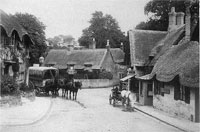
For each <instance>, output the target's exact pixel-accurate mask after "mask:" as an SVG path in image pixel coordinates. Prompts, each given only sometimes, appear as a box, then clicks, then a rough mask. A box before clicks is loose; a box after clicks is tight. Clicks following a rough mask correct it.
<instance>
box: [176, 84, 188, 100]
mask: <svg viewBox="0 0 200 132" xmlns="http://www.w3.org/2000/svg"><path fill="white" fill-rule="evenodd" d="M174 99H175V100H182V101H184V102H185V103H188V104H189V103H190V89H189V88H188V87H185V86H182V85H181V86H180V85H179V87H175V88H174Z"/></svg>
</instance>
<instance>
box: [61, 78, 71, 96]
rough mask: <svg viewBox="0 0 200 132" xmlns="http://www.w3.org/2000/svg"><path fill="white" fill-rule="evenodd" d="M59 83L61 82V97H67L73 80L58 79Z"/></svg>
mask: <svg viewBox="0 0 200 132" xmlns="http://www.w3.org/2000/svg"><path fill="white" fill-rule="evenodd" d="M60 84H62V86H61V85H60V86H61V89H62V97H66V98H67V99H68V93H69V91H70V89H71V87H73V82H72V81H68V80H67V79H64V80H62V83H61V80H60Z"/></svg>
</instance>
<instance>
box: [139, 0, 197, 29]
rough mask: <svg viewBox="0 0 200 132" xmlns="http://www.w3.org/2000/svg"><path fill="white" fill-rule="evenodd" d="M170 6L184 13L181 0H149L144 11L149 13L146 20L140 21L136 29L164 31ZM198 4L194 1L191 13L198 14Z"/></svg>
mask: <svg viewBox="0 0 200 132" xmlns="http://www.w3.org/2000/svg"><path fill="white" fill-rule="evenodd" d="M171 7H175V10H176V12H184V13H185V10H186V9H185V1H183V0H163V1H161V0H151V1H149V2H148V3H147V4H146V6H145V8H144V12H145V14H146V15H150V17H149V20H148V21H147V22H141V23H139V24H138V25H137V26H136V29H143V30H160V31H166V30H167V28H168V13H169V12H170V10H171ZM198 9H199V4H198V3H195V4H193V5H192V7H191V13H193V12H197V13H198V14H199V11H198ZM194 10H195V11H194Z"/></svg>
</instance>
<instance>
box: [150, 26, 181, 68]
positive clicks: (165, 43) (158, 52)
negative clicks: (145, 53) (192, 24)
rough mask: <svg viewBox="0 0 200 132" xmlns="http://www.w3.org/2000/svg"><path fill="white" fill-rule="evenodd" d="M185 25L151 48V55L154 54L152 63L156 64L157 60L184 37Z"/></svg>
mask: <svg viewBox="0 0 200 132" xmlns="http://www.w3.org/2000/svg"><path fill="white" fill-rule="evenodd" d="M184 31H185V25H183V26H181V27H179V28H178V29H176V30H173V31H171V32H169V33H168V34H167V35H166V37H165V38H164V39H162V40H161V41H159V42H158V43H157V45H156V46H155V47H154V48H153V49H152V50H151V53H150V56H154V59H153V60H152V61H151V63H150V65H154V64H155V63H156V61H157V60H158V59H159V57H160V56H162V55H163V54H164V53H165V52H167V50H169V49H170V48H171V47H172V46H173V45H177V44H178V43H179V42H180V40H181V39H182V38H183V37H184Z"/></svg>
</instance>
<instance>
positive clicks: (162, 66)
mask: <svg viewBox="0 0 200 132" xmlns="http://www.w3.org/2000/svg"><path fill="white" fill-rule="evenodd" d="M154 75H156V79H157V80H159V81H163V82H169V81H171V80H173V79H174V77H175V76H179V80H180V83H181V84H182V85H184V86H188V87H199V43H198V42H196V41H190V42H184V41H183V42H181V43H180V44H179V45H176V46H174V47H173V48H171V49H169V51H168V52H166V53H165V54H164V55H163V56H161V57H160V58H159V59H158V61H157V63H156V64H155V66H154V68H153V71H152V73H151V77H153V76H154Z"/></svg>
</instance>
